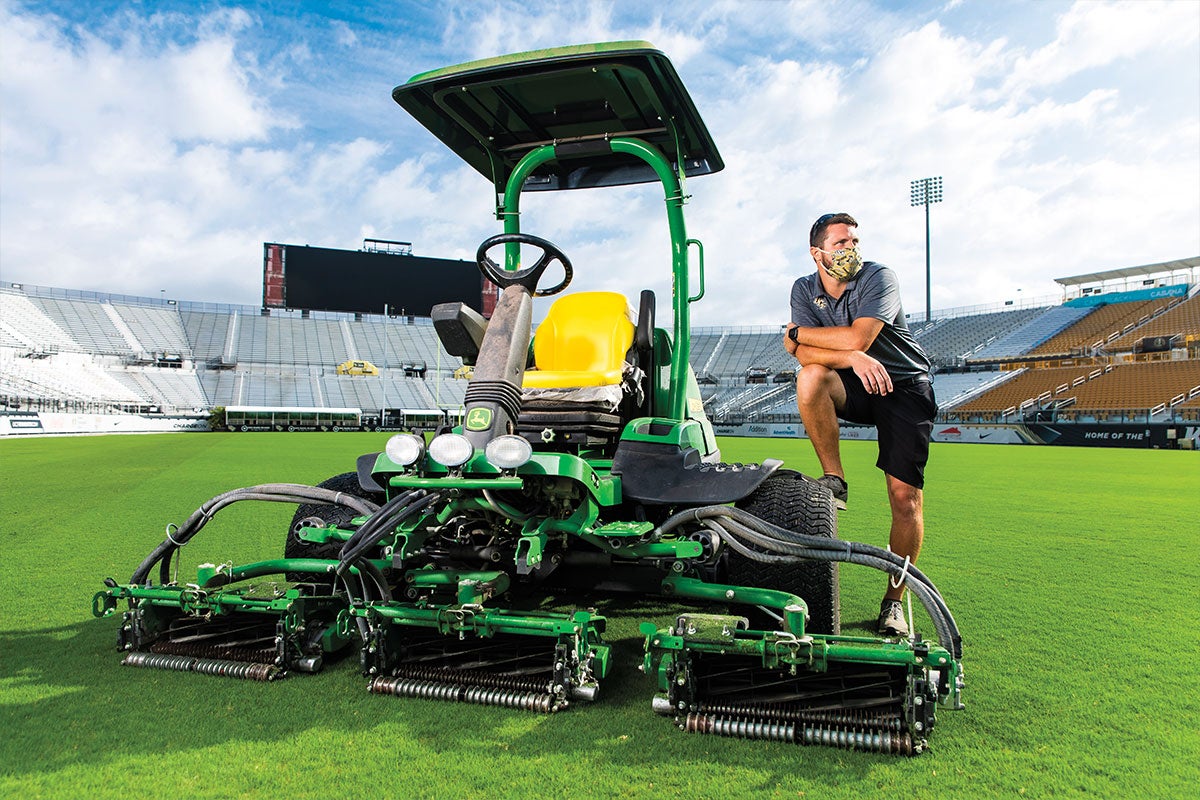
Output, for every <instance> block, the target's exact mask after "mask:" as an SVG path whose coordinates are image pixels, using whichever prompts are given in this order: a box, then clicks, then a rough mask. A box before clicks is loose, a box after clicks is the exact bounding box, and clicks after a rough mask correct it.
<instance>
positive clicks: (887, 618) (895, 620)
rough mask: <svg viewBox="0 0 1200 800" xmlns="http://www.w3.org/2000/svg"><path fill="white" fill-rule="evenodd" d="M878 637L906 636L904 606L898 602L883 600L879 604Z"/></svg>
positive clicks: (906, 625) (906, 624)
mask: <svg viewBox="0 0 1200 800" xmlns="http://www.w3.org/2000/svg"><path fill="white" fill-rule="evenodd" d="M877 627H878V629H879V635H880V636H908V623H907V622H905V621H904V604H903V603H901V602H900V601H899V600H884V601H883V602H882V603H880V604H879V623H878V625H877Z"/></svg>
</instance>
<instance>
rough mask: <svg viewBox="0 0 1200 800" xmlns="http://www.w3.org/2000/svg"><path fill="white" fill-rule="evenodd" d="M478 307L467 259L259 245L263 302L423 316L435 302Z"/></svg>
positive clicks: (476, 280)
mask: <svg viewBox="0 0 1200 800" xmlns="http://www.w3.org/2000/svg"><path fill="white" fill-rule="evenodd" d="M456 300H457V301H461V302H464V303H466V304H467V305H469V306H471V307H472V308H474V309H475V310H476V311H482V310H483V282H482V279H481V276H480V274H479V268H478V267H476V266H475V264H474V263H473V262H470V261H458V260H454V259H447V258H427V257H424V256H413V255H400V254H396V253H388V252H376V251H370V250H335V249H331V248H327V247H307V246H304V245H295V244H274V243H266V244H264V245H263V307H264V308H298V309H303V310H309V311H347V312H355V313H363V314H390V315H393V316H398V315H410V316H417V317H428V316H429V314H430V309H432V308H433V307H434V306H435V305H437V304H438V303H448V302H452V301H456Z"/></svg>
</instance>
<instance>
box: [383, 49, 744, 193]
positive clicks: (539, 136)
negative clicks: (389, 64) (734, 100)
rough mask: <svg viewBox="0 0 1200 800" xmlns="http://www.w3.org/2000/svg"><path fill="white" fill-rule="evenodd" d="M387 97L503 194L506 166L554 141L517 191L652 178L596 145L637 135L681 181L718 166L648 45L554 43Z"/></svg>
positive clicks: (681, 93) (437, 73) (631, 160)
mask: <svg viewBox="0 0 1200 800" xmlns="http://www.w3.org/2000/svg"><path fill="white" fill-rule="evenodd" d="M392 97H393V98H394V99H395V101H396V102H397V103H399V104H400V105H401V106H402V107H403V108H404V109H405V110H406V111H408V112H409V113H410V114H412V115H413V116H414V117H416V119H417V121H419V122H420V123H421V124H422V125H424V126H425V127H426V128H428V129H429V130H430V131H431V132H432V133H433V134H434V135H435V136H437V137H438V138H439V139H441V140H442V141H443V142H444V143H445V144H446V145H447V146H448V147H449V148H450V149H451V150H453V151H454V152H455V153H457V154H458V155H459V157H461V158H462V159H463V160H464V161H466V162H467V163H468V164H470V165H471V166H472V167H474V168H475V169H476V170H478V171H479V172H480V173H481V174H483V175H484V176H486V177H487V178H489V179H491V181H492V182H493V184H494V185H495V187H496V191H497V193H502V192H503V191H504V187H505V184H506V182H507V180H508V177H509V175H510V174H511V173H512V170H513V167H514V166H515V165H516V163H517V162H518V161H520V160H521V157H522V156H524V155H525V154H526V153H528V152H529V151H530V150H532V149H533V148H535V147H539V146H541V145H547V144H553V145H555V146H556V148H558V158H557V160H555V161H552V162H549V163H547V164H544V165H542V166H541V167H539V168H538V169H537V170H536V171H535V172H534V173H533V174H532V175H530V176H529V178H528V179H527V180H526V181H525V186H524V188H525V190H553V189H581V188H587V187H592V186H617V185H621V184H628V183H643V182H646V181H654V180H657V176H656V175H655V174H654V171H653V170H652V169H651V168H650V167H649V166H648V165H647V164H646V163H645V162H644V161H642V160H641V159H638V158H635V157H633V156H629V155H626V154H621V153H613V152H612V151H611V150H610V149H609V148H608V147H607V145H606V144H605V141H606V140H607V139H611V138H614V137H618V136H628V137H636V138H638V139H642V140H643V141H646V142H649V143H650V144H653V145H654V146H655V147H657V148H659V149H660V150H662V152H663V153H664V155H666V157H667V158H668V159H669V160H670V161H671V162H672V164H673V165H674V166H675V168H676V169H679V168H680V166H681V165H682V169H683V172H684V174H686V175H688V176H695V175H706V174H708V173H710V172H717V171H719V170H721V169H722V168H724V166H725V163H724V162H723V161H722V160H721V156H720V154H719V153H718V152H717V147H716V145H715V144H714V143H713V141H712V137H711V136H710V135H709V133H708V129H707V128H706V127H705V125H704V121H703V120H702V119H701V118H700V114H699V113H698V112H697V111H696V107H695V105H694V104H693V103H692V99H691V97H689V96H688V93H687V90H686V89H685V88H684V87H683V83H682V82H681V81H680V80H679V76H678V75H677V74H676V72H675V68H674V67H673V66H671V62H670V61H669V60H667V57H666V56H665V55H663V54H662V53H661V52H659V51H658V50H656V49H654V47H653V45H651V44H650V43H648V42H636V41H635V42H611V43H604V44H589V45H577V46H573V47H556V48H552V49H549V50H535V51H531V52H528V53H517V54H515V55H510V56H501V57H499V58H489V59H484V60H482V61H472V62H469V63H466V64H460V65H458V66H454V67H445V68H443V69H437V70H433V71H431V72H424V73H421V74H420V75H417V76H415V77H413V78H412V79H411V80H409V81H408V82H407V83H405V84H403V85H402V86H397V87H396V88H395V90H393V92H392Z"/></svg>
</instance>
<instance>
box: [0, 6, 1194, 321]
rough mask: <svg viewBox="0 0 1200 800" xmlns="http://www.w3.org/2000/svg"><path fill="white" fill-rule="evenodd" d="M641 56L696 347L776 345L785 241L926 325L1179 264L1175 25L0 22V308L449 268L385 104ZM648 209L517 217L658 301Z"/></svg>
mask: <svg viewBox="0 0 1200 800" xmlns="http://www.w3.org/2000/svg"><path fill="white" fill-rule="evenodd" d="M619 39H646V40H649V41H651V42H653V43H654V44H655V45H656V46H658V47H659V48H660V49H661V50H663V51H664V52H666V53H667V55H668V56H669V57H670V58H671V59H672V60H673V62H674V63H675V66H676V68H677V70H678V71H679V73H680V75H681V77H682V78H683V81H684V83H685V84H686V85H687V86H688V89H689V90H690V92H691V93H692V96H693V98H694V99H695V102H696V105H697V107H698V108H699V110H700V113H701V115H702V116H703V117H704V118H705V120H706V121H707V123H708V126H709V129H710V131H711V132H712V134H713V137H714V139H715V140H716V142H717V145H718V147H719V148H720V150H721V153H722V155H723V156H724V159H725V163H726V169H725V171H724V172H722V173H719V174H717V175H714V176H709V177H705V178H698V179H696V180H693V181H689V183H688V191H689V192H690V193H691V194H692V200H691V203H690V205H689V206H688V209H687V210H688V225H689V233H690V234H691V235H693V236H695V237H697V238H700V239H702V240H703V241H704V242H705V245H706V255H707V278H708V296H707V297H706V298H705V300H704V301H702V302H701V303H699V304H698V305H697V306H696V307H695V309H694V318H693V319H694V322H695V323H696V324H698V325H721V324H777V323H779V322H782V321H784V320H785V319H786V318H787V316H788V311H787V307H786V306H787V301H786V298H787V289H788V287H789V286H790V284H791V281H792V280H793V279H794V278H795V277H796V276H798V275H799V274H801V273H803V272H807V271H811V261H810V260H809V258H808V256H807V247H806V242H805V238H806V234H807V230H808V227H809V225H810V224H811V221H812V219H813V218H814V217H815V216H816V215H818V214H821V213H823V212H826V211H842V210H846V211H850V212H852V213H854V214H855V215H856V216H857V217H858V219H859V221H860V223H861V226H862V227H861V229H860V234H861V235H862V237H863V250H864V254H865V255H866V257H867V258H869V259H873V260H879V261H883V262H885V263H888V264H890V265H891V266H893V267H894V268H895V269H896V270H897V271H898V273H899V275H900V279H901V283H902V286H903V293H904V303H905V307H906V310H907V311H909V312H910V313H912V314H913V315H914V316H916V315H917V313H918V312H922V311H923V309H924V306H925V291H924V267H925V254H924V247H925V238H924V233H925V232H924V216H923V213H922V211H921V209H918V208H911V207H910V206H909V182H910V180H912V179H914V178H921V177H926V176H933V175H940V176H942V177H943V179H944V183H945V201H944V202H943V203H941V204H940V205H936V206H934V207H933V213H932V228H933V236H932V238H933V265H934V276H933V291H932V302H933V307H934V308H935V309H938V308H949V307H957V306H967V305H975V304H986V303H995V302H1000V301H1003V300H1006V299H1018V300H1020V299H1022V298H1029V297H1047V296H1052V295H1054V294H1056V293H1057V291H1058V289H1057V286H1056V284H1054V283H1053V281H1052V279H1053V278H1055V277H1061V276H1067V275H1075V274H1079V273H1083V272H1090V271H1095V270H1102V269H1111V268H1115V267H1123V266H1132V265H1140V264H1148V263H1155V262H1160V261H1167V260H1172V259H1177V258H1185V257H1190V256H1196V255H1200V2H1196V0H1168V1H1167V2H1153V1H1152V0H1140V1H1137V2H1111V3H1110V2H1097V1H1095V0H1087V1H1086V2H1056V1H1054V0H1046V1H1044V2H1019V1H1017V0H1014V1H1013V2H982V1H980V0H943V2H932V1H931V2H866V1H860V0H848V1H846V2H828V1H824V2H803V1H801V2H783V0H779V1H777V2H774V1H767V0H763V1H755V0H726V1H725V2H721V1H720V0H708V1H706V2H690V1H689V0H675V1H674V2H669V3H666V2H653V1H650V2H647V0H640V1H639V2H612V3H609V2H565V1H564V0H558V1H557V2H542V0H523V1H522V2H500V1H497V2H483V1H482V0H481V1H480V2H455V1H454V0H450V1H449V2H439V3H425V2H392V3H387V2H370V1H369V0H368V1H366V2H353V3H350V2H329V3H289V2H282V1H276V2H260V3H253V2H246V3H227V4H218V3H204V2H149V1H147V2H128V1H127V2H106V1H105V0H92V2H88V3H82V2H75V0H58V1H52V2H40V3H34V2H17V1H16V0H0V280H4V281H18V282H26V283H37V284H41V285H45V286H57V287H67V288H75V289H95V290H102V291H113V292H120V293H127V294H141V295H146V296H152V297H158V296H159V294H160V291H161V290H165V291H166V293H167V295H168V296H169V297H177V298H182V299H191V300H206V301H218V302H231V303H245V304H255V303H257V302H259V299H260V298H261V271H262V243H263V242H264V241H282V242H292V243H300V244H312V245H319V246H327V247H344V248H351V249H353V248H357V247H359V246H360V245H361V243H362V239H363V238H364V237H378V238H386V239H400V240H405V241H411V242H413V243H414V249H415V252H416V253H417V254H418V255H428V256H438V257H449V258H468V257H471V255H472V254H473V253H474V250H475V247H476V246H477V244H478V243H479V242H480V241H481V240H482V239H483V238H484V237H486V236H488V235H490V234H492V233H495V232H497V231H498V230H499V224H498V223H497V222H496V221H495V219H494V217H493V215H492V213H491V212H492V197H491V194H490V184H489V182H488V181H487V180H486V179H484V178H482V177H481V176H479V175H478V174H477V173H475V172H473V171H471V170H469V169H468V168H466V167H465V166H462V165H461V164H460V162H458V161H457V159H456V158H455V157H454V156H452V155H451V154H450V153H449V152H448V151H446V150H445V149H444V148H443V146H442V145H441V144H440V143H439V142H437V141H436V140H435V139H434V138H433V137H432V136H431V135H430V134H429V133H427V132H426V131H425V130H424V129H423V128H421V127H420V126H419V125H417V124H416V123H415V122H414V121H412V120H411V119H410V118H409V117H408V116H407V115H406V114H405V113H404V112H403V111H402V110H401V109H400V108H399V107H398V106H396V105H395V104H394V103H393V102H392V100H391V96H390V91H391V89H392V87H393V86H395V85H396V84H399V83H402V82H404V81H405V80H407V79H408V78H409V77H410V76H412V75H413V74H415V73H418V72H422V71H424V70H428V69H432V68H436V67H440V66H445V65H449V64H455V63H460V62H463V61H467V60H471V59H475V58H483V57H487V56H493V55H499V54H503V53H511V52H518V51H522V50H528V49H533V48H540V47H548V46H556V45H563V44H578V43H584V42H595V41H605V40H619ZM661 198H662V195H661V192H660V190H658V189H655V188H654V187H652V186H642V187H629V188H624V189H617V190H584V191H576V192H567V193H559V194H553V195H547V194H541V195H533V196H530V198H528V199H527V200H526V201H525V203H524V204H523V209H522V210H523V211H524V212H525V213H524V214H523V215H522V221H523V226H524V228H525V230H527V231H528V232H530V233H535V234H538V235H541V236H544V237H546V238H549V239H551V240H553V241H555V242H557V243H558V244H560V245H561V246H562V247H563V249H564V250H566V252H567V253H568V254H569V255H571V256H572V259H573V260H574V262H575V265H576V273H577V277H576V284H575V286H576V288H582V289H588V288H613V289H618V290H622V291H625V292H626V293H627V294H630V295H633V294H635V293H636V292H637V291H638V290H639V289H641V288H644V287H649V288H654V289H656V290H657V291H658V292H660V294H662V293H668V292H669V290H670V286H669V249H668V241H667V237H666V225H665V220H664V218H663V215H662V199H661Z"/></svg>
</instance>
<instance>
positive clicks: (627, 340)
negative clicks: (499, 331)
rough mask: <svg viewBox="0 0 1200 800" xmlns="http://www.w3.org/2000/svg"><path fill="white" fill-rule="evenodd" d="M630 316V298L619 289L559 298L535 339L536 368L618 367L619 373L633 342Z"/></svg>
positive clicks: (591, 370)
mask: <svg viewBox="0 0 1200 800" xmlns="http://www.w3.org/2000/svg"><path fill="white" fill-rule="evenodd" d="M631 316H632V310H631V309H630V307H629V301H628V300H626V299H625V296H624V295H622V294H618V293H617V292H577V293H575V294H569V295H566V296H565V297H561V298H559V299H558V300H556V301H555V302H554V305H552V306H551V307H550V311H549V313H548V314H547V315H546V319H545V320H544V321H543V322H542V324H541V325H539V326H538V329H537V335H536V336H534V339H533V358H534V363H535V364H536V365H537V369H538V370H539V371H547V372H549V371H554V372H584V373H611V372H613V371H614V370H616V371H617V372H618V375H619V374H620V370H621V368H622V367H623V365H624V363H625V353H626V352H628V350H629V348H630V346H631V345H632V344H633V334H634V324H633V321H632V320H631ZM606 382H607V381H606ZM580 385H586V384H580Z"/></svg>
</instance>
